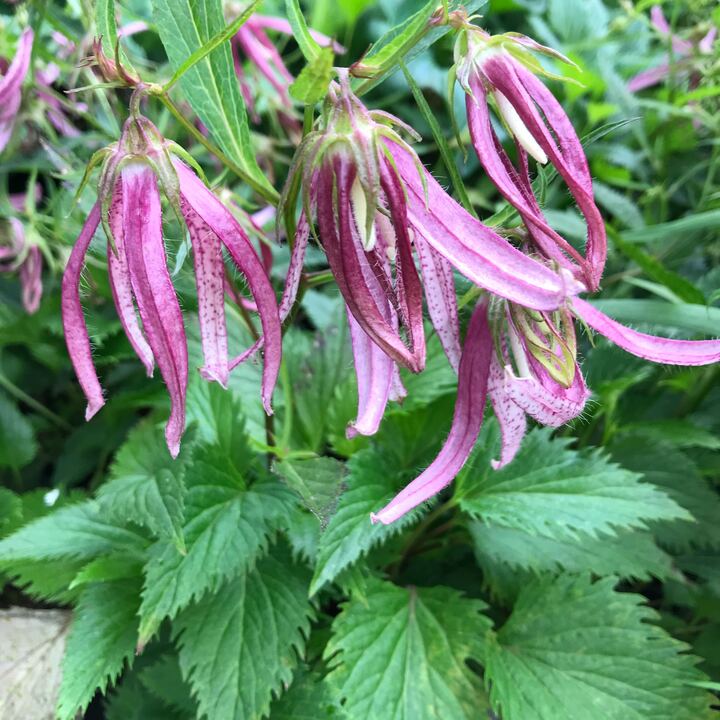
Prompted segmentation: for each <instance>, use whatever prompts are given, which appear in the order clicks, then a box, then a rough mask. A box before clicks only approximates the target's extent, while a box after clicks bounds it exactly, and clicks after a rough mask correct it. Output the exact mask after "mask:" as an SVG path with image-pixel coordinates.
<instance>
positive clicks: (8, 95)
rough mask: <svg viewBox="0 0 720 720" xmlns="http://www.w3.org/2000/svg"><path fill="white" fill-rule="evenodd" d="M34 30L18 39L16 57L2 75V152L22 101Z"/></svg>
mask: <svg viewBox="0 0 720 720" xmlns="http://www.w3.org/2000/svg"><path fill="white" fill-rule="evenodd" d="M33 38H34V35H33V31H32V30H31V29H30V28H27V29H26V30H24V31H23V33H22V35H21V36H20V39H19V40H18V45H17V50H16V52H15V57H14V58H13V60H12V62H11V63H10V65H9V66H6V67H5V68H0V69H4V70H5V71H4V72H3V74H2V76H1V77H0V152H2V151H3V150H4V149H5V146H6V145H7V144H8V141H9V140H10V136H11V135H12V131H13V127H14V126H15V120H16V118H17V115H18V111H19V110H20V102H21V101H22V86H23V82H24V80H25V76H26V75H27V73H28V70H29V69H30V57H31V55H32V46H33Z"/></svg>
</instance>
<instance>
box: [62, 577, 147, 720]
mask: <svg viewBox="0 0 720 720" xmlns="http://www.w3.org/2000/svg"><path fill="white" fill-rule="evenodd" d="M139 597H140V584H139V582H136V581H128V580H121V581H116V582H108V583H95V584H93V585H90V586H89V587H88V588H87V589H85V590H84V591H83V593H82V595H81V596H80V601H79V602H78V605H77V608H76V609H75V613H74V619H73V624H72V627H71V629H70V635H69V637H68V642H67V646H66V649H65V658H64V660H63V679H62V685H61V686H60V697H59V700H58V716H59V718H60V720H72V718H74V717H75V716H76V713H77V711H78V709H79V710H80V711H84V710H85V708H86V707H87V706H88V703H89V702H90V700H92V698H93V696H94V695H95V691H96V690H97V689H99V690H100V691H101V692H104V691H105V688H106V687H107V684H108V682H114V681H115V679H116V678H117V677H118V675H119V674H120V672H121V671H122V669H123V667H124V666H125V663H126V662H127V663H129V664H132V659H133V657H134V654H135V641H136V639H137V628H138V619H137V609H138V601H139Z"/></svg>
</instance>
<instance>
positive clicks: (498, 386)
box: [488, 354, 527, 470]
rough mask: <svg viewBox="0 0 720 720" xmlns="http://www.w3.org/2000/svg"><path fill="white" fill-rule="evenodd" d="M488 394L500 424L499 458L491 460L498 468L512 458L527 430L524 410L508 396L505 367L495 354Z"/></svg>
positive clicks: (492, 360)
mask: <svg viewBox="0 0 720 720" xmlns="http://www.w3.org/2000/svg"><path fill="white" fill-rule="evenodd" d="M488 395H489V396H490V402H491V403H492V406H493V410H494V411H495V417H496V418H497V421H498V425H499V426H500V436H501V449H500V459H499V460H491V461H490V464H491V465H492V467H493V469H495V470H499V469H500V468H501V467H504V466H505V465H507V464H508V463H509V462H511V461H512V460H513V458H514V457H515V455H516V454H517V451H518V450H519V449H520V445H521V443H522V441H523V438H524V437H525V433H526V432H527V419H526V417H525V411H524V410H523V409H522V408H521V407H520V406H519V405H517V404H516V403H515V401H514V400H513V399H512V398H511V397H510V395H509V393H508V392H507V389H506V387H505V369H504V368H503V366H502V364H501V363H500V360H499V359H498V358H497V355H496V354H493V357H492V359H491V360H490V374H489V377H488Z"/></svg>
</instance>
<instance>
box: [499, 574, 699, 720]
mask: <svg viewBox="0 0 720 720" xmlns="http://www.w3.org/2000/svg"><path fill="white" fill-rule="evenodd" d="M614 582H615V581H614V580H613V579H611V578H608V579H605V580H599V581H598V582H596V583H592V582H591V581H590V580H589V578H588V577H586V576H581V577H573V576H560V577H558V578H556V579H553V580H550V579H548V580H544V581H537V582H534V583H531V584H530V585H528V586H526V587H525V588H524V589H523V591H522V592H521V594H520V597H519V598H518V601H517V603H516V605H515V607H514V609H513V612H512V615H511V616H510V619H509V620H508V621H507V622H506V623H505V624H504V625H503V627H502V628H501V629H500V630H499V631H498V632H497V634H493V635H491V636H490V638H489V640H488V644H487V659H486V663H485V673H486V681H487V683H488V685H489V686H490V688H491V690H490V697H491V700H492V703H493V707H494V709H495V712H496V713H500V712H501V713H502V717H503V719H504V720H528V719H529V718H532V720H558V719H559V718H580V717H582V720H649V718H653V720H661V719H663V720H670V719H671V718H672V719H673V720H701V719H702V718H709V717H710V712H709V709H708V700H709V698H710V696H709V694H707V693H705V692H704V691H702V690H700V689H698V688H696V687H692V686H691V683H693V682H697V681H701V680H703V679H704V676H703V675H702V673H700V672H699V671H698V670H697V669H696V668H695V663H696V662H697V661H696V659H695V658H693V657H691V656H689V655H685V654H683V652H684V651H685V650H686V649H687V646H686V645H684V644H683V643H680V642H678V641H677V640H674V639H673V638H671V637H670V636H669V635H667V634H666V633H665V631H664V630H662V629H660V628H659V627H657V626H656V625H653V624H651V623H650V622H648V621H655V620H657V618H658V616H657V614H656V613H655V612H654V611H653V610H650V609H649V608H647V607H645V606H644V605H642V604H641V603H642V602H643V601H644V598H642V597H641V596H639V595H632V594H626V593H618V592H615V591H614V590H613V585H614Z"/></svg>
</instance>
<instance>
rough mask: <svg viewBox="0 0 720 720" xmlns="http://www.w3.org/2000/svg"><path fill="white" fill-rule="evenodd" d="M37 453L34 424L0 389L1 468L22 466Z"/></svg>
mask: <svg viewBox="0 0 720 720" xmlns="http://www.w3.org/2000/svg"><path fill="white" fill-rule="evenodd" d="M35 453H37V440H36V439H35V432H34V430H33V427H32V425H31V424H30V423H29V422H28V420H27V418H25V417H23V416H22V415H21V414H20V411H19V410H18V409H17V407H16V405H15V404H14V403H13V402H12V401H11V400H10V398H8V397H7V395H5V393H3V392H1V391H0V468H3V467H9V468H21V467H23V466H24V465H27V464H28V463H29V462H30V461H31V460H32V459H33V458H34V457H35Z"/></svg>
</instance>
